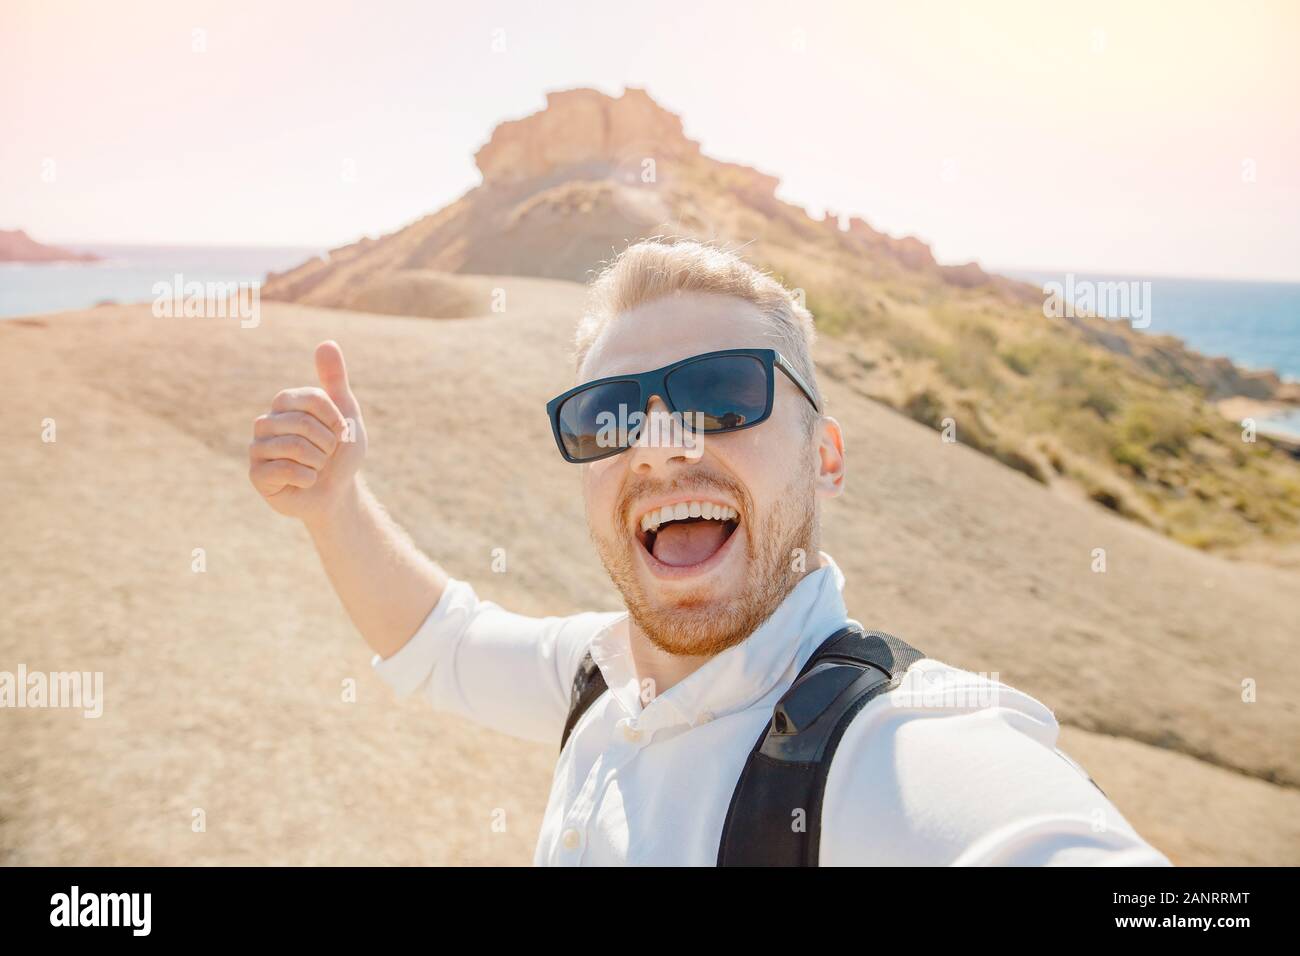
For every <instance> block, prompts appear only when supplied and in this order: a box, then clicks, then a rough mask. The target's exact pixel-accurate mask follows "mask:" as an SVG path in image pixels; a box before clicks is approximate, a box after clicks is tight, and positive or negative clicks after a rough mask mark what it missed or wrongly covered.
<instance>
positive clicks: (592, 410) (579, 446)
mask: <svg viewBox="0 0 1300 956" xmlns="http://www.w3.org/2000/svg"><path fill="white" fill-rule="evenodd" d="M640 398H641V390H640V388H639V387H638V386H637V384H636V382H606V383H605V384H603V385H593V386H592V387H591V388H589V389H586V390H585V391H581V392H578V393H577V394H576V395H573V396H571V397H570V398H569V399H568V400H567V401H566V402H565V403H564V404H563V405H561V406H560V414H559V419H560V439H561V440H562V441H563V442H564V448H565V451H567V452H568V453H569V457H570V458H573V459H574V460H576V461H591V460H593V459H596V458H600V457H601V456H603V455H608V454H609V453H610V452H611V451H613V450H615V449H617V448H622V447H624V446H625V445H626V444H627V443H628V441H629V440H631V441H635V440H636V435H634V434H633V435H628V434H627V428H626V425H627V422H628V419H629V417H630V416H631V415H632V413H633V412H637V411H640V407H639V405H638V402H639V401H640Z"/></svg>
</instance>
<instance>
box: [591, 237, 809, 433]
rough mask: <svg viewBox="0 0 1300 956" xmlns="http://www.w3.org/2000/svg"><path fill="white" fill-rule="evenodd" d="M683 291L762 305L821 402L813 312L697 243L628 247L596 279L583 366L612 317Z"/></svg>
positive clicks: (766, 279)
mask: <svg viewBox="0 0 1300 956" xmlns="http://www.w3.org/2000/svg"><path fill="white" fill-rule="evenodd" d="M679 292H700V293H712V294H715V295H729V296H734V297H736V298H737V299H744V300H745V301H746V302H750V303H753V304H754V305H755V306H757V307H758V309H759V310H760V311H761V312H762V313H763V315H764V316H765V317H766V318H767V320H768V322H769V323H770V324H771V326H772V330H773V332H774V333H775V337H776V339H777V342H778V345H777V349H778V350H779V351H780V352H781V354H782V355H784V356H785V357H786V358H787V359H789V360H790V364H791V365H793V366H794V367H795V368H796V369H797V370H798V372H799V374H800V375H802V376H803V378H804V381H805V382H807V383H808V387H809V388H810V389H812V392H813V394H814V395H815V396H817V400H818V402H820V401H821V391H820V390H819V389H818V387H817V375H816V370H815V369H814V367H813V360H812V344H813V341H814V339H815V338H816V334H817V333H816V329H815V327H814V326H813V318H812V313H810V312H809V311H808V310H807V309H806V308H805V307H804V306H803V305H802V304H801V303H800V301H799V299H798V298H796V297H795V295H794V293H793V292H791V291H790V290H789V289H787V288H786V287H785V286H783V285H781V283H780V282H778V281H777V280H776V279H774V278H773V277H772V276H770V275H768V274H767V273H766V272H763V271H762V270H760V269H757V268H755V267H754V266H752V265H750V264H749V263H748V262H746V261H745V260H743V259H741V258H740V257H739V256H737V255H736V254H734V253H732V252H728V251H727V250H725V249H720V248H718V247H717V246H711V245H706V244H704V243H700V242H695V241H694V240H684V239H682V240H663V239H651V240H647V241H645V242H638V243H636V244H635V245H632V246H628V247H627V248H626V249H625V250H623V252H621V253H620V254H619V255H618V256H617V257H616V258H615V259H614V260H613V261H612V262H611V263H610V264H609V265H608V266H606V267H605V269H604V270H603V271H602V272H601V273H600V275H598V276H597V277H596V278H595V279H594V280H593V281H592V283H591V304H590V306H589V307H588V309H587V311H586V312H585V313H584V314H583V316H582V320H581V321H580V322H579V323H578V331H577V336H576V338H575V343H574V344H575V346H576V352H577V366H578V368H581V367H582V363H583V361H584V360H585V359H586V357H587V353H588V352H589V351H590V350H591V346H592V344H593V343H594V342H595V341H596V339H597V337H599V335H600V333H601V332H602V331H603V330H604V328H605V326H606V325H608V324H609V322H610V321H611V320H612V319H614V318H615V317H616V316H618V315H621V314H622V313H624V312H628V311H630V310H632V309H635V308H636V307H637V306H640V305H645V304H646V303H648V302H653V301H655V300H656V299H662V298H664V297H665V296H669V295H673V294H674V293H679ZM809 410H810V411H811V410H812V409H811V406H809Z"/></svg>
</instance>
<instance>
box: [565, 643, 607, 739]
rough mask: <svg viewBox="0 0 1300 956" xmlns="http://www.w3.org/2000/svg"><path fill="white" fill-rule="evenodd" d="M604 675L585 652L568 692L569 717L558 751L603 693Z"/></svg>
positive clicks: (589, 653)
mask: <svg viewBox="0 0 1300 956" xmlns="http://www.w3.org/2000/svg"><path fill="white" fill-rule="evenodd" d="M605 689H606V687H605V675H604V674H602V673H601V672H600V668H599V667H597V666H596V662H595V661H594V660H593V659H592V657H591V651H587V654H586V656H585V657H583V659H582V662H581V663H580V664H578V671H577V673H576V674H574V675H573V690H571V691H570V692H569V717H568V719H567V720H566V721H565V722H564V735H563V736H562V737H560V750H561V751H563V750H564V745H565V744H567V743H568V742H569V734H571V733H573V728H574V727H576V726H578V721H579V720H581V719H582V715H583V714H585V713H586V712H587V710H588V709H589V708H590V707H591V705H592V704H594V703H595V702H596V699H597V698H598V697H600V695H601V694H603V693H605Z"/></svg>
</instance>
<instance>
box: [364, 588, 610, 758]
mask: <svg viewBox="0 0 1300 956" xmlns="http://www.w3.org/2000/svg"><path fill="white" fill-rule="evenodd" d="M624 616H625V615H623V614H617V613H608V614H596V613H586V614H575V615H572V616H569V617H527V616H525V615H522V614H514V613H512V612H510V611H507V610H504V609H503V608H501V607H499V606H498V605H496V604H494V603H492V602H491V601H483V600H480V599H479V597H478V595H477V594H476V593H475V592H474V589H473V587H471V586H470V584H469V583H468V582H465V581H460V580H457V579H454V578H453V579H452V580H450V581H449V582H448V584H447V587H446V588H445V589H444V591H443V594H442V597H441V598H440V599H439V601H438V603H437V605H436V606H435V607H434V609H433V610H432V611H430V612H429V616H428V617H427V618H425V620H424V622H423V623H422V624H421V625H420V627H419V629H418V630H417V631H416V632H415V634H414V635H413V636H412V637H411V639H410V640H409V641H407V643H406V644H405V646H403V647H402V649H401V650H399V651H398V652H397V653H396V654H393V655H392V656H391V657H388V658H381V657H379V655H375V657H374V658H373V659H372V661H371V664H372V666H373V668H374V670H375V673H376V674H377V675H378V676H379V677H380V679H382V680H383V681H384V682H385V683H386V684H388V685H389V686H390V687H391V688H392V689H393V690H394V692H396V693H397V694H398V696H401V697H408V696H410V695H412V694H418V695H420V696H422V697H424V698H425V699H426V700H427V701H428V702H429V703H430V704H431V705H432V706H433V707H434V708H435V709H437V710H439V711H443V712H446V713H453V714H456V715H457V716H460V717H464V718H466V719H468V720H472V721H474V722H475V723H478V724H481V725H483V726H485V727H489V728H491V729H493V730H498V731H500V732H502V733H506V734H510V735H511V736H513V737H520V738H523V739H525V740H537V741H543V742H551V743H557V744H558V742H559V737H560V733H561V732H562V731H563V729H564V720H565V718H566V717H567V715H568V710H569V691H570V687H571V685H572V682H573V675H574V673H575V672H576V671H577V668H578V662H579V661H580V660H581V659H582V655H583V654H585V653H586V651H587V648H588V647H589V646H590V645H591V641H592V640H593V639H594V638H595V636H596V634H597V633H598V632H599V631H601V630H602V629H603V628H606V627H611V626H614V625H615V624H617V623H618V621H619V620H620V619H621V618H623V617H624Z"/></svg>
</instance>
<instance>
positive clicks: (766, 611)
mask: <svg viewBox="0 0 1300 956" xmlns="http://www.w3.org/2000/svg"><path fill="white" fill-rule="evenodd" d="M703 485H704V486H706V487H707V486H713V487H717V488H719V489H721V490H725V491H728V492H730V493H731V494H733V495H735V496H736V500H737V502H739V503H742V505H744V504H747V503H748V495H747V494H745V492H744V489H743V488H740V487H738V486H736V485H735V484H733V483H731V482H726V481H721V480H718V479H715V478H710V479H708V480H707V481H706V482H704V483H703ZM689 487H690V488H691V489H696V488H699V487H701V483H700V482H698V481H693V482H691V483H690V485H689ZM625 497H633V496H631V495H625ZM777 501H778V503H777V504H776V505H775V506H774V507H772V508H771V509H769V510H768V512H767V514H765V515H763V516H762V518H761V519H756V518H755V517H754V516H753V509H752V506H750V507H742V508H741V514H742V515H744V516H746V517H747V520H746V521H745V522H744V524H743V525H742V526H741V527H742V528H743V530H744V532H745V551H746V557H747V558H748V574H747V576H746V581H745V583H744V585H743V586H742V587H741V589H740V591H739V593H737V594H735V595H734V596H732V597H731V598H729V599H727V600H725V601H718V600H709V599H708V597H707V596H706V595H702V594H701V595H692V594H689V593H688V594H687V595H686V596H685V597H682V598H679V599H678V600H677V601H676V602H674V603H673V604H672V605H671V606H668V607H665V606H662V605H658V604H655V603H652V602H651V601H650V600H649V599H648V598H647V597H646V595H645V592H644V589H643V588H642V586H641V582H640V580H639V579H638V577H637V572H636V558H635V557H634V555H633V549H634V548H639V547H641V545H640V543H638V541H637V539H636V538H635V537H634V536H633V535H631V534H630V533H628V532H627V531H626V527H627V524H626V522H623V521H621V520H619V521H616V525H617V526H618V527H619V528H620V529H623V530H622V534H621V535H620V536H619V537H618V540H616V541H610V540H608V539H606V538H602V537H601V536H599V535H597V534H596V533H595V531H594V530H593V531H592V533H591V537H592V541H593V542H594V543H595V546H596V552H597V554H599V556H600V561H601V564H603V565H604V566H605V572H606V573H607V574H608V575H609V577H610V580H611V581H613V582H614V586H615V587H616V588H618V590H619V593H620V594H622V596H623V603H624V604H625V605H626V606H627V610H628V614H629V615H630V617H631V618H632V621H633V622H634V623H635V624H636V625H637V627H639V628H640V629H641V631H642V633H644V634H645V636H646V637H647V638H648V639H649V640H650V642H651V643H652V644H654V646H655V647H657V648H659V649H660V650H662V651H664V652H665V653H668V654H675V655H681V656H701V655H702V656H710V655H713V654H717V653H720V652H721V651H725V650H726V649H727V648H729V647H734V646H735V645H737V644H739V643H740V642H741V641H743V640H744V639H745V638H747V637H749V635H750V634H752V633H754V631H755V630H757V629H758V627H759V626H760V625H761V624H762V623H763V622H764V621H766V620H767V619H768V618H769V617H771V616H772V613H773V612H774V611H775V610H776V609H777V608H778V607H779V606H780V605H781V602H782V601H784V600H785V598H786V596H787V595H788V594H789V593H790V592H791V591H792V590H793V589H794V586H795V585H796V584H798V583H799V580H800V579H801V578H802V577H803V575H804V574H805V573H806V572H805V571H804V570H803V562H796V560H795V556H796V554H805V555H806V554H808V553H809V552H810V551H811V549H812V547H813V543H814V538H815V534H816V527H817V509H816V504H815V499H814V497H813V495H812V493H811V482H810V481H809V479H808V478H807V477H806V476H800V477H799V478H797V479H796V480H795V481H792V482H791V483H790V485H789V486H788V487H787V489H786V491H785V492H784V493H782V494H781V495H780V496H778V498H777ZM622 513H623V509H622V508H619V509H617V510H616V514H617V515H620V516H621V515H622ZM740 530H741V529H739V528H738V529H737V532H736V533H739V531H740Z"/></svg>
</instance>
